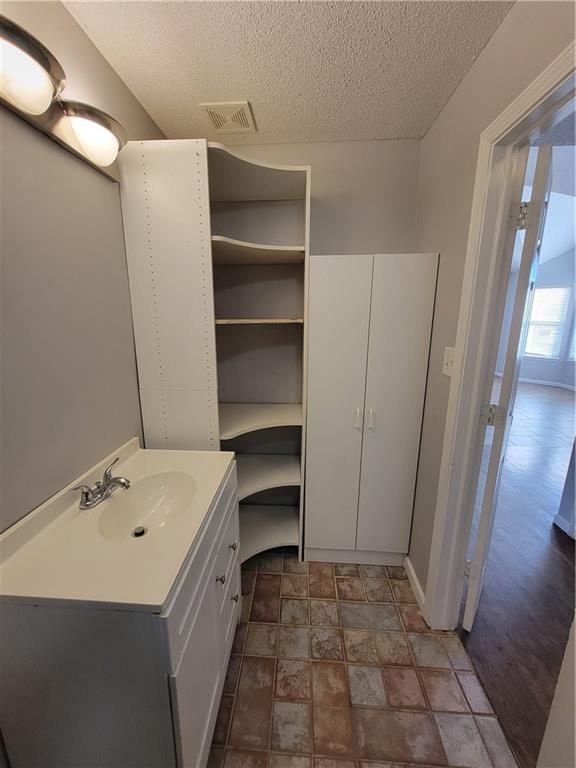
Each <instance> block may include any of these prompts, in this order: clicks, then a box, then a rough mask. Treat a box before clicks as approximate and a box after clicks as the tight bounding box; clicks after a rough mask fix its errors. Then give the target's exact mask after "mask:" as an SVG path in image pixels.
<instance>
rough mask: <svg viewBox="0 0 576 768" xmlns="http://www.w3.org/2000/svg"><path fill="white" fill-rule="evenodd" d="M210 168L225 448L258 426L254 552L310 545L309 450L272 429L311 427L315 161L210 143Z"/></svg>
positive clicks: (249, 493) (244, 469)
mask: <svg viewBox="0 0 576 768" xmlns="http://www.w3.org/2000/svg"><path fill="white" fill-rule="evenodd" d="M208 170H209V177H210V218H211V229H212V235H211V250H212V264H213V285H214V307H215V326H216V355H217V361H218V400H219V430H220V440H221V441H223V442H222V447H223V448H226V447H227V446H228V445H229V443H228V441H232V440H235V439H241V440H242V439H244V438H243V436H245V435H248V434H249V433H250V434H251V438H250V441H249V447H248V448H246V447H245V445H246V443H244V444H242V443H241V444H240V448H237V449H236V451H237V461H238V485H239V498H240V502H241V504H240V554H241V559H242V560H243V561H244V560H246V559H248V558H249V557H252V556H253V555H255V554H257V553H259V552H262V551H264V550H266V549H271V548H274V547H280V546H289V545H296V546H299V547H300V548H301V547H302V530H303V525H302V515H303V498H304V493H303V481H304V472H303V457H302V455H301V452H300V453H294V452H291V453H288V452H286V448H285V447H284V448H283V449H280V448H278V444H276V445H275V443H274V440H271V439H270V438H269V434H272V431H273V430H282V431H284V430H287V429H291V430H294V429H299V430H300V431H302V432H303V431H304V429H305V413H304V409H303V403H304V402H305V390H306V376H305V370H306V315H307V312H306V303H307V301H306V296H307V284H308V219H309V169H308V168H306V167H286V166H277V165H271V164H267V163H259V162H252V161H248V160H246V159H244V158H242V157H241V156H239V155H237V154H236V153H235V152H234V151H231V150H228V149H227V148H225V147H223V146H222V145H219V144H212V143H209V144H208ZM295 243H296V244H295ZM298 445H299V446H303V445H304V440H303V439H300V440H299V441H298ZM243 446H244V450H245V451H247V452H243ZM288 450H289V449H288ZM293 450H294V448H292V451H293ZM272 489H274V495H273V497H272V498H273V499H274V501H273V503H271V497H270V493H272ZM295 494H298V496H299V503H298V505H297V506H295V504H294V501H295V500H298V496H295ZM248 499H249V503H246V501H245V500H248ZM281 502H282V503H281ZM300 551H302V550H301V549H300Z"/></svg>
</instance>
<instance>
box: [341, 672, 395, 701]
mask: <svg viewBox="0 0 576 768" xmlns="http://www.w3.org/2000/svg"><path fill="white" fill-rule="evenodd" d="M348 681H349V683H350V699H351V701H352V706H353V707H385V706H386V704H387V703H388V702H387V699H386V691H385V690H384V683H383V681H382V672H381V670H380V668H379V667H362V666H360V665H356V664H355V665H351V664H349V665H348Z"/></svg>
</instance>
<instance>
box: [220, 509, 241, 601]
mask: <svg viewBox="0 0 576 768" xmlns="http://www.w3.org/2000/svg"><path fill="white" fill-rule="evenodd" d="M234 501H235V503H234V504H233V506H232V509H231V511H230V517H229V518H228V522H227V523H226V526H225V528H224V532H223V534H222V537H221V538H220V547H219V550H218V566H217V570H218V577H219V578H220V579H222V577H224V581H223V582H222V581H220V582H219V585H220V586H221V588H222V589H223V590H225V589H226V588H227V587H228V582H229V581H230V577H231V566H232V563H233V562H234V560H236V559H237V558H238V553H239V552H240V543H239V540H238V539H239V520H238V499H237V498H236V499H235V500H234Z"/></svg>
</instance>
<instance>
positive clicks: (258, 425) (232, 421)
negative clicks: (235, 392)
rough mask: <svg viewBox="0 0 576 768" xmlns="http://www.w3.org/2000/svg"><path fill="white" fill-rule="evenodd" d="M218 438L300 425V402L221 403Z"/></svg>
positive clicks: (228, 437)
mask: <svg viewBox="0 0 576 768" xmlns="http://www.w3.org/2000/svg"><path fill="white" fill-rule="evenodd" d="M219 413H220V439H221V440H231V439H232V438H234V437H239V436H240V435H243V434H245V433H246V432H256V431H257V430H259V429H270V428H272V427H299V426H302V404H301V403H221V404H220V407H219Z"/></svg>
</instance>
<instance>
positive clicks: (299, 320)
mask: <svg viewBox="0 0 576 768" xmlns="http://www.w3.org/2000/svg"><path fill="white" fill-rule="evenodd" d="M214 322H215V324H216V325H303V323H304V318H303V317H217V318H216V320H215V321H214Z"/></svg>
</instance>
